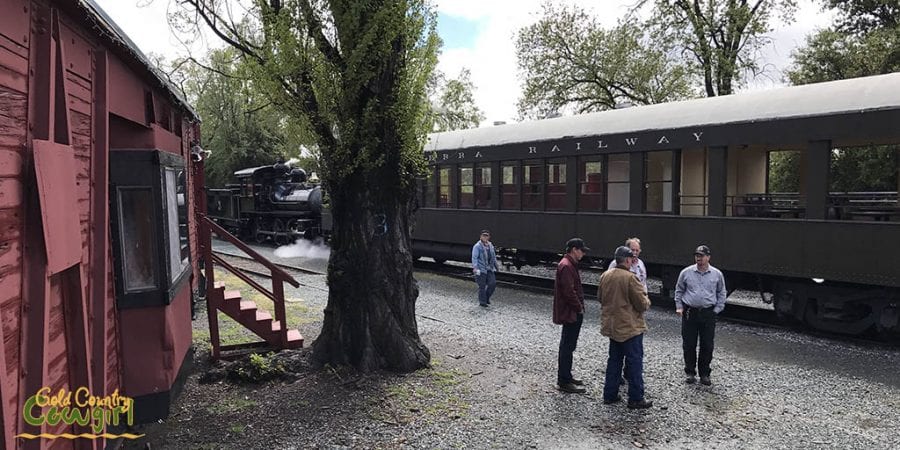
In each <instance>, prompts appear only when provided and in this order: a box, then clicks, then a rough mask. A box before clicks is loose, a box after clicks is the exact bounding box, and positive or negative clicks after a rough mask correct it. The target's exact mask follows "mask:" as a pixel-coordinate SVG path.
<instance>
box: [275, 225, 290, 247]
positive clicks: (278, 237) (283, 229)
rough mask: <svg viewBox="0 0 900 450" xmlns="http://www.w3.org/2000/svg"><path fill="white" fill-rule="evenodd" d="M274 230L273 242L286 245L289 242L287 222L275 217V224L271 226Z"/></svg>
mask: <svg viewBox="0 0 900 450" xmlns="http://www.w3.org/2000/svg"><path fill="white" fill-rule="evenodd" d="M273 229H274V230H275V243H276V244H278V245H286V244H289V243H290V240H291V239H290V237H288V236H289V234H288V233H289V231H288V228H287V224H286V223H285V221H284V220H283V219H275V225H274V226H273Z"/></svg>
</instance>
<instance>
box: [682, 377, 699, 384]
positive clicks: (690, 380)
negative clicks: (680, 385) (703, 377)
mask: <svg viewBox="0 0 900 450" xmlns="http://www.w3.org/2000/svg"><path fill="white" fill-rule="evenodd" d="M684 382H685V383H687V384H694V383H696V382H697V377H695V376H693V375H688V376H687V378H685V379H684Z"/></svg>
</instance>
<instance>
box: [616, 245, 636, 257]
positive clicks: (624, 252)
mask: <svg viewBox="0 0 900 450" xmlns="http://www.w3.org/2000/svg"><path fill="white" fill-rule="evenodd" d="M633 256H634V252H632V251H631V249H630V248H628V247H626V246H624V245H621V246H619V247H618V248H617V249H616V258H631V257H633Z"/></svg>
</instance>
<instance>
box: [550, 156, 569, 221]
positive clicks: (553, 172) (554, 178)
mask: <svg viewBox="0 0 900 450" xmlns="http://www.w3.org/2000/svg"><path fill="white" fill-rule="evenodd" d="M564 209H566V162H565V160H557V161H549V162H548V163H547V210H548V211H562V210H564Z"/></svg>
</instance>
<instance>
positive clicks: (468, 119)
mask: <svg viewBox="0 0 900 450" xmlns="http://www.w3.org/2000/svg"><path fill="white" fill-rule="evenodd" d="M431 84H432V85H433V86H434V87H433V88H432V90H435V91H437V92H436V93H435V95H434V96H435V97H436V100H435V101H433V102H432V107H431V108H432V110H431V114H432V117H433V120H434V127H432V130H431V131H450V130H464V129H467V128H477V127H478V125H479V124H480V123H481V121H482V120H484V114H482V113H481V110H480V109H478V106H477V105H475V84H473V83H472V79H471V73H470V72H469V69H462V70H461V71H460V72H459V77H458V78H455V79H451V80H447V79H446V77H444V75H443V74H442V73H440V72H439V71H435V76H434V79H433V81H432V82H431Z"/></svg>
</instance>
